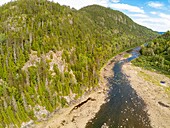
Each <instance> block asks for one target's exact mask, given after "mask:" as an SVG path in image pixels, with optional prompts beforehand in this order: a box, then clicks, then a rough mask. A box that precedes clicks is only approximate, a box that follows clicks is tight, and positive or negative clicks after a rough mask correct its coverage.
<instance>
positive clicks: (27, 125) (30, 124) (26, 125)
mask: <svg viewBox="0 0 170 128" xmlns="http://www.w3.org/2000/svg"><path fill="white" fill-rule="evenodd" d="M33 126H34V121H33V120H30V121H29V122H23V123H22V124H21V128H30V127H33Z"/></svg>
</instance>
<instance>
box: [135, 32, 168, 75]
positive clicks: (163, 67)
mask: <svg viewBox="0 0 170 128" xmlns="http://www.w3.org/2000/svg"><path fill="white" fill-rule="evenodd" d="M133 63H134V64H135V65H137V66H142V67H145V68H148V69H155V70H157V71H160V72H162V73H165V74H167V75H170V32H169V31H168V32H166V33H164V34H163V35H161V36H159V37H157V38H156V39H154V40H153V41H151V42H149V43H148V45H147V46H144V47H142V50H141V56H140V57H139V58H138V59H136V60H135V61H134V62H133Z"/></svg>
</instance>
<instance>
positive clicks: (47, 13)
mask: <svg viewBox="0 0 170 128" xmlns="http://www.w3.org/2000/svg"><path fill="white" fill-rule="evenodd" d="M156 36H157V33H156V32H153V31H151V30H149V29H147V28H145V27H143V26H140V25H138V24H136V23H134V22H133V21H132V20H131V19H130V18H128V17H127V16H126V15H124V14H123V13H121V12H119V11H114V10H112V9H110V8H104V7H101V6H98V5H93V6H88V7H85V8H82V9H80V10H76V9H74V8H72V9H71V8H70V7H67V6H60V5H59V4H58V3H53V2H49V1H46V0H18V1H15V2H10V3H8V4H5V5H3V6H1V7H0V127H6V126H7V127H8V126H11V127H17V126H19V127H20V126H21V124H22V122H28V121H30V120H42V119H40V118H39V117H38V116H37V115H36V112H38V111H41V107H37V106H42V107H44V108H45V109H46V110H47V111H48V112H50V113H51V112H53V111H54V110H56V109H57V108H60V107H65V106H68V105H69V104H70V103H71V101H73V100H76V99H78V98H79V97H81V96H82V95H83V94H84V93H85V92H86V91H88V90H90V89H93V88H94V87H96V86H97V85H98V81H99V73H100V69H101V67H102V66H103V64H104V63H106V62H107V60H108V59H109V58H111V57H112V56H114V55H116V54H117V53H119V52H121V51H123V50H126V49H129V48H132V47H135V46H138V45H140V44H142V43H144V42H146V41H149V40H151V39H153V38H154V37H156ZM159 39H160V40H161V39H162V38H158V39H157V40H159ZM162 42H164V43H165V44H167V45H166V46H167V47H169V43H167V42H166V41H165V39H162ZM157 44H159V45H160V46H163V47H160V48H162V49H159V50H157V52H158V51H159V53H163V54H162V55H161V57H159V56H157V57H158V58H159V59H160V60H161V62H162V63H163V64H162V63H161V64H162V65H163V66H164V67H163V68H165V69H167V68H169V67H166V66H167V63H169V61H168V60H169V58H168V55H169V52H170V49H169V48H168V50H167V51H168V52H167V53H164V48H165V45H163V44H160V43H157V42H153V43H152V44H151V45H154V46H155V49H156V48H157V47H156V46H157ZM148 47H149V46H148ZM167 47H166V48H167ZM155 49H153V50H152V51H153V53H154V54H156V52H155ZM165 58H166V59H165ZM159 62H160V61H158V64H159ZM162 65H161V66H162ZM41 116H42V118H46V116H47V115H46V114H43V115H41Z"/></svg>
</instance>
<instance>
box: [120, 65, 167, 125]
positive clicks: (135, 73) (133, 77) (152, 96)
mask: <svg viewBox="0 0 170 128" xmlns="http://www.w3.org/2000/svg"><path fill="white" fill-rule="evenodd" d="M122 70H123V72H124V74H126V75H127V77H128V80H129V81H130V84H131V86H132V88H134V90H136V92H137V94H138V96H140V97H141V98H142V99H143V100H144V102H145V103H146V111H147V113H148V115H149V119H150V121H151V126H152V127H153V128H169V127H170V120H169V119H170V92H168V91H166V90H167V89H168V88H170V78H168V77H166V76H165V75H162V74H159V73H156V72H151V71H148V70H144V69H142V68H139V67H135V66H133V65H132V64H131V63H126V64H124V66H123V68H122ZM160 81H164V82H165V83H166V85H161V82H160Z"/></svg>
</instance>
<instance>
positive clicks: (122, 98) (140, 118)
mask: <svg viewBox="0 0 170 128" xmlns="http://www.w3.org/2000/svg"><path fill="white" fill-rule="evenodd" d="M139 50H140V48H136V49H134V50H133V51H131V54H132V57H130V58H128V59H125V60H123V61H119V62H117V63H115V65H114V67H113V72H114V77H112V78H108V82H109V85H110V89H109V92H108V98H107V99H106V101H107V102H106V103H105V104H103V105H102V106H101V108H100V110H99V112H98V113H97V114H96V115H95V117H94V118H93V119H92V120H90V121H89V122H88V123H87V125H86V128H101V127H103V128H105V127H104V126H108V127H109V128H151V126H150V120H149V118H148V115H147V112H146V111H145V108H146V105H145V103H144V101H143V100H142V99H141V98H140V97H139V96H138V95H137V94H136V91H135V90H134V89H133V88H132V87H131V86H130V82H129V81H128V79H127V76H125V75H124V74H123V73H122V71H121V69H122V66H123V64H124V63H126V62H129V61H131V60H133V59H135V58H137V57H138V56H139V52H138V51H139Z"/></svg>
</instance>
